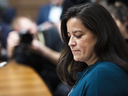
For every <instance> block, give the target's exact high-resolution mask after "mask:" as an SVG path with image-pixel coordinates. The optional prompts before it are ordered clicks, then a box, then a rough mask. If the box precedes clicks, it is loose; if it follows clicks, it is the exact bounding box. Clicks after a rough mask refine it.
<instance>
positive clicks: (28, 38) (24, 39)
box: [19, 30, 33, 45]
mask: <svg viewBox="0 0 128 96" xmlns="http://www.w3.org/2000/svg"><path fill="white" fill-rule="evenodd" d="M19 36H20V44H25V45H30V44H31V43H32V40H33V36H32V34H30V33H29V31H28V30H22V31H20V32H19Z"/></svg>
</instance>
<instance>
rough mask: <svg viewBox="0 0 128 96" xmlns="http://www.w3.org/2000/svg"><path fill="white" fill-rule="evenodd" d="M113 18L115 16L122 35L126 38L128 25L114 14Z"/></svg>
mask: <svg viewBox="0 0 128 96" xmlns="http://www.w3.org/2000/svg"><path fill="white" fill-rule="evenodd" d="M113 18H114V20H115V22H116V24H117V26H118V28H119V30H120V32H121V34H122V36H123V37H124V38H127V37H126V36H127V35H126V34H127V28H126V25H125V24H123V23H122V22H121V21H120V20H119V19H116V18H115V17H114V16H113Z"/></svg>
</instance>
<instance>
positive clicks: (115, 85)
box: [84, 68, 124, 96]
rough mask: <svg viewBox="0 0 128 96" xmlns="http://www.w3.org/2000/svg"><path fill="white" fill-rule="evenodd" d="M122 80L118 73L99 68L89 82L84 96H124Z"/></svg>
mask: <svg viewBox="0 0 128 96" xmlns="http://www.w3.org/2000/svg"><path fill="white" fill-rule="evenodd" d="M121 79H122V78H120V77H119V76H118V71H117V72H115V71H113V70H109V69H108V68H98V69H96V70H95V73H94V74H93V77H92V79H91V80H90V81H89V83H88V85H87V87H86V89H85V93H84V96H124V95H121V92H123V87H121V85H120V84H121V83H120V81H121Z"/></svg>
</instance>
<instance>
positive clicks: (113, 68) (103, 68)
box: [92, 62, 127, 78]
mask: <svg viewBox="0 0 128 96" xmlns="http://www.w3.org/2000/svg"><path fill="white" fill-rule="evenodd" d="M92 74H95V75H96V76H98V78H99V77H104V76H105V77H107V76H109V77H114V78H118V77H120V76H121V77H122V76H127V73H126V72H125V71H124V70H123V69H122V68H121V67H120V66H118V65H117V64H115V63H112V62H100V63H98V64H97V65H96V66H95V67H94V69H93V70H92Z"/></svg>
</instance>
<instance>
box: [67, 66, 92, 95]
mask: <svg viewBox="0 0 128 96" xmlns="http://www.w3.org/2000/svg"><path fill="white" fill-rule="evenodd" d="M91 67H92V65H90V66H88V67H87V68H86V69H85V70H84V72H83V74H82V76H81V77H80V78H79V79H78V80H77V81H76V83H75V85H74V86H73V87H72V89H71V91H70V92H69V94H68V96H70V94H71V93H72V91H73V90H74V89H75V87H76V85H77V84H78V83H79V82H80V81H81V79H82V78H83V77H84V76H85V74H86V73H87V72H88V70H89V69H90V68H91Z"/></svg>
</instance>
